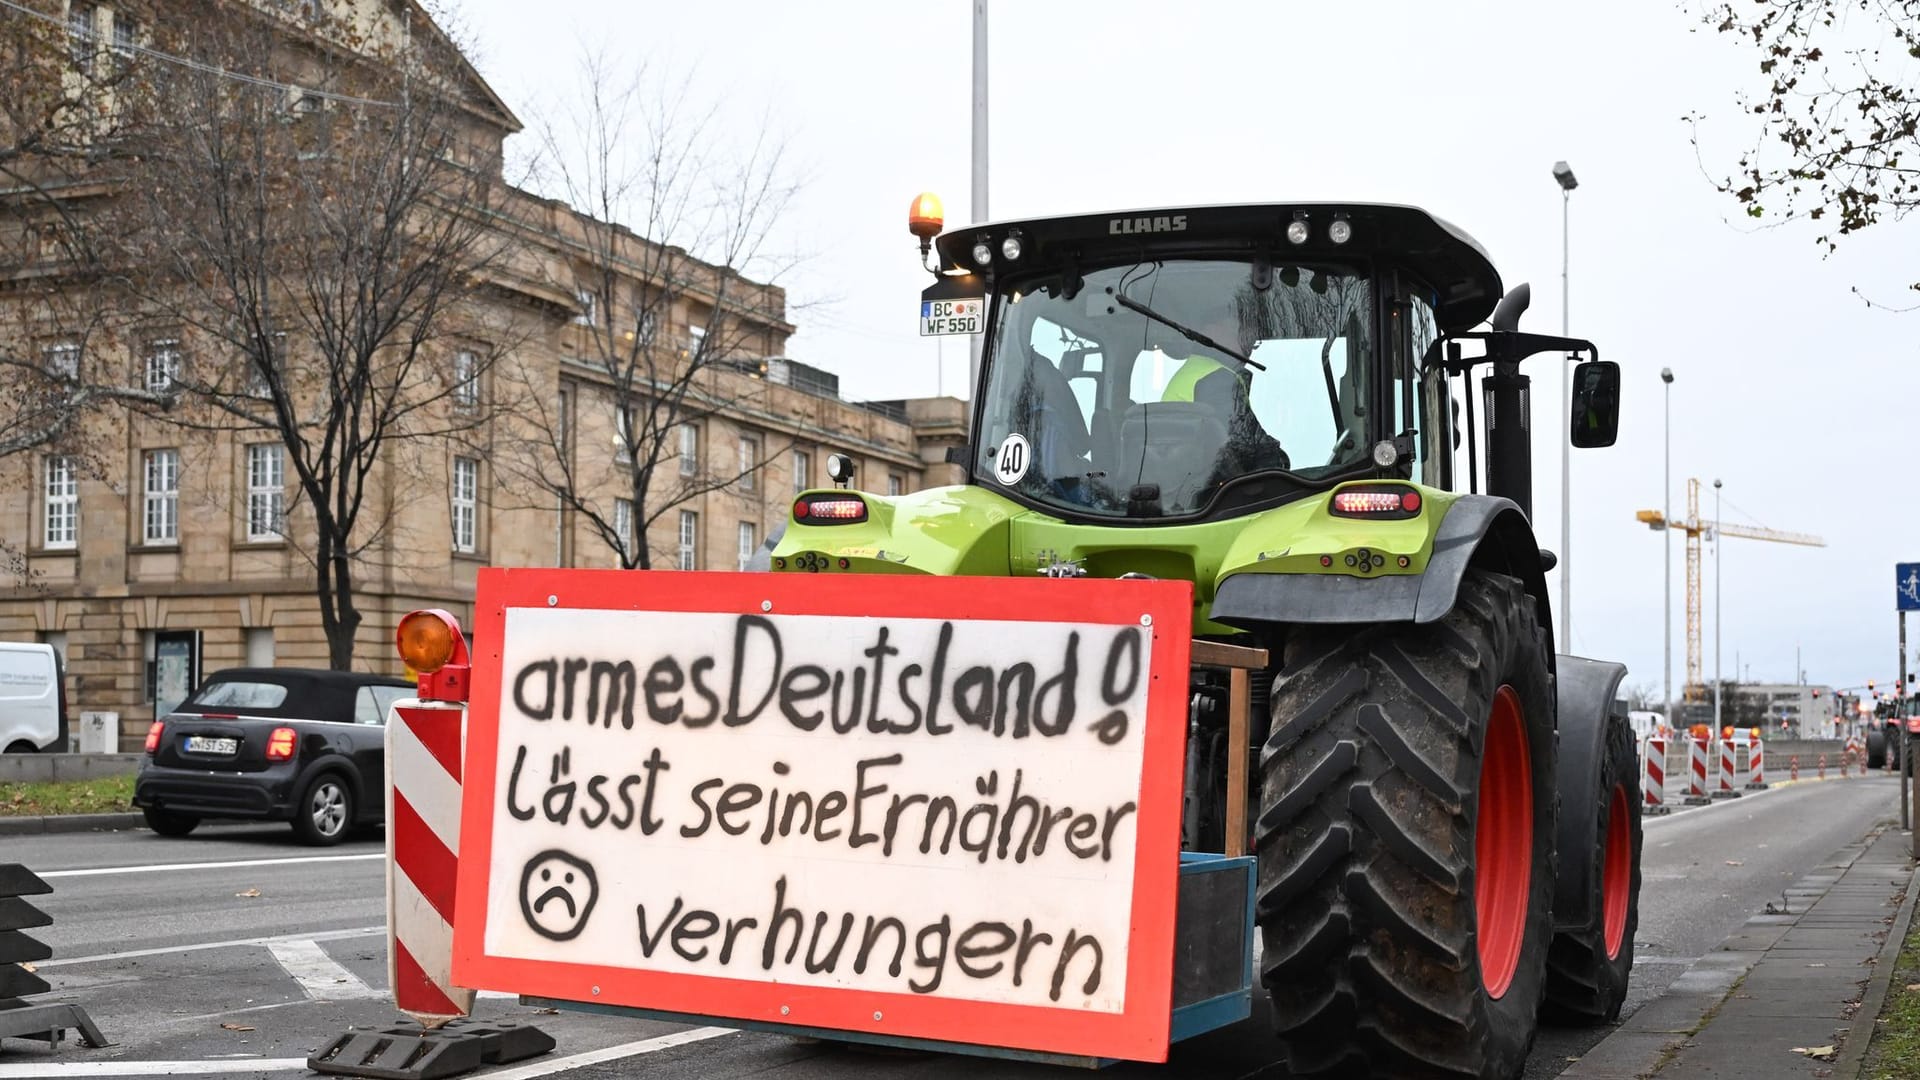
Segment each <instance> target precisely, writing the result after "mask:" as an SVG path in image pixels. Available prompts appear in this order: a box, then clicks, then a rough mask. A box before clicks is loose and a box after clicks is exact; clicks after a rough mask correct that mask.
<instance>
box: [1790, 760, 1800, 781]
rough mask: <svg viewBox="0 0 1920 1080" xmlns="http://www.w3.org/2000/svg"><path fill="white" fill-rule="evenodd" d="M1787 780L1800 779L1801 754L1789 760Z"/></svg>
mask: <svg viewBox="0 0 1920 1080" xmlns="http://www.w3.org/2000/svg"><path fill="white" fill-rule="evenodd" d="M1787 779H1789V780H1798V779H1800V755H1799V754H1795V755H1793V756H1792V757H1790V758H1788V759H1787Z"/></svg>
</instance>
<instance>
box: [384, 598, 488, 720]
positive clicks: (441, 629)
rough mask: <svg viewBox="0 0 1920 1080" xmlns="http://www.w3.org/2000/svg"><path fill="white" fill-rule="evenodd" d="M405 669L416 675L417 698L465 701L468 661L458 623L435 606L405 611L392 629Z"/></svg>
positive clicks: (469, 667)
mask: <svg viewBox="0 0 1920 1080" xmlns="http://www.w3.org/2000/svg"><path fill="white" fill-rule="evenodd" d="M393 636H394V643H395V645H397V646H398V647H399V649H400V659H401V660H402V661H404V662H405V663H406V665H407V668H408V669H409V670H411V671H414V672H417V673H418V674H419V676H420V700H421V701H465V700H467V687H468V684H469V675H470V672H471V663H472V661H471V660H470V658H469V657H468V655H467V639H466V638H465V637H462V636H461V634H460V623H459V622H458V621H457V620H456V619H454V617H453V616H452V615H451V614H449V613H447V612H445V611H442V610H440V609H439V608H428V609H425V610H423V611H415V612H410V613H408V615H407V617H406V618H404V619H401V620H400V626H399V629H397V630H395V631H394V635H393Z"/></svg>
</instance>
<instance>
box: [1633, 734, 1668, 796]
mask: <svg viewBox="0 0 1920 1080" xmlns="http://www.w3.org/2000/svg"><path fill="white" fill-rule="evenodd" d="M1640 758H1641V760H1642V761H1643V762H1644V763H1645V764H1644V765H1643V767H1642V769H1641V773H1640V801H1641V802H1642V804H1643V812H1645V813H1649V814H1664V813H1666V812H1667V737H1666V736H1665V735H1661V734H1658V733H1656V734H1653V735H1649V736H1647V737H1646V739H1645V741H1643V742H1642V743H1641V744H1640Z"/></svg>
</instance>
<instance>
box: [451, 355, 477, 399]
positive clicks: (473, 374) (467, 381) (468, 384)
mask: <svg viewBox="0 0 1920 1080" xmlns="http://www.w3.org/2000/svg"><path fill="white" fill-rule="evenodd" d="M479 404H480V358H479V357H478V356H476V355H474V352H473V350H471V349H461V350H459V351H457V352H455V353H454V354H453V407H454V408H456V409H471V408H474V407H475V406H477V405H479Z"/></svg>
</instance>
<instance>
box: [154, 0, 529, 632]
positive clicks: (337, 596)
mask: <svg viewBox="0 0 1920 1080" xmlns="http://www.w3.org/2000/svg"><path fill="white" fill-rule="evenodd" d="M382 10H384V11H393V12H394V14H393V18H395V19H407V18H410V17H411V16H410V11H411V9H410V8H408V7H405V6H402V7H401V8H399V9H382ZM173 25H174V26H175V27H176V28H177V29H176V30H175V32H174V33H173V34H172V36H171V37H170V38H169V43H170V48H171V49H172V50H173V51H175V52H178V53H182V54H185V55H188V56H191V57H193V58H194V59H195V60H196V66H194V67H191V68H181V69H175V70H172V71H171V72H169V76H170V77H169V78H167V79H166V80H165V82H164V85H162V86H161V87H160V91H159V93H160V97H161V99H162V103H163V106H164V115H165V116H166V117H167V121H168V122H167V123H166V124H165V125H164V126H163V128H162V129H161V130H159V131H157V132H156V133H155V134H154V135H153V136H152V137H151V138H149V139H148V140H146V141H145V143H144V144H143V147H142V149H143V152H144V157H145V160H146V168H145V169H144V170H143V172H142V173H141V181H142V182H140V183H137V184H133V185H131V186H130V189H129V190H128V191H127V193H126V195H125V197H124V199H123V206H122V211H123V212H124V213H125V214H126V215H129V216H130V218H131V222H130V225H131V227H130V228H128V229H127V230H126V231H125V235H127V236H128V237H129V238H130V239H129V248H128V250H126V251H125V252H124V253H123V260H124V265H125V266H127V267H129V268H132V269H131V270H130V271H129V272H128V273H127V274H126V275H125V276H124V278H123V281H122V284H123V285H124V287H125V288H127V289H128V290H129V291H130V292H131V293H133V294H134V295H136V296H138V297H139V298H140V299H141V300H142V301H143V302H144V303H145V304H146V305H148V306H149V307H150V308H151V309H152V310H153V311H155V312H158V313H160V314H162V315H164V316H165V317H166V318H169V319H171V320H173V321H174V322H176V323H177V324H178V325H179V327H180V328H181V336H182V338H183V339H184V340H186V341H187V345H186V356H185V359H184V361H183V362H182V363H181V364H180V367H179V371H178V374H177V381H178V385H179V389H180V392H181V395H182V402H181V406H180V408H179V409H177V410H176V412H175V414H174V416H173V417H172V420H173V422H175V423H178V424H181V425H183V426H186V427H194V428H200V429H204V430H207V431H225V432H261V433H266V434H268V435H269V436H271V437H272V438H273V439H274V440H277V442H278V443H279V444H280V446H281V447H282V449H283V453H284V462H285V469H286V472H287V474H288V480H289V481H290V482H291V484H292V485H293V486H294V487H295V488H296V489H297V491H298V493H299V508H300V511H301V512H302V513H301V514H299V515H297V517H296V515H289V517H290V519H295V520H299V522H300V524H301V525H303V526H304V525H306V524H309V523H310V526H311V532H310V534H305V535H293V534H292V533H293V532H294V530H293V529H292V528H291V527H289V529H288V532H289V535H288V539H289V541H290V542H292V543H293V544H294V545H295V546H296V547H297V548H299V549H300V550H301V551H302V552H303V553H304V554H306V555H307V557H309V558H310V559H311V560H312V563H313V567H314V575H315V576H314V588H315V593H316V595H317V597H318V599H319V603H320V615H321V623H322V626H323V627H324V629H325V632H326V637H327V644H328V659H329V662H330V664H331V665H332V666H333V667H334V668H336V669H345V668H348V667H350V666H351V665H352V662H353V655H354V636H355V632H356V630H357V629H358V627H359V625H360V622H361V620H362V615H361V608H360V604H361V599H360V597H359V596H358V595H357V590H356V582H357V581H358V580H359V577H358V575H360V574H361V573H362V572H363V571H364V569H365V568H366V566H367V565H368V563H369V562H370V561H372V560H377V559H379V558H381V557H382V552H383V551H389V550H391V546H392V544H393V540H394V538H393V537H392V535H390V531H389V526H390V522H391V517H390V506H391V503H392V501H393V500H392V499H390V498H387V497H386V495H387V494H388V493H390V492H391V490H392V487H393V486H394V485H397V484H399V483H400V482H401V478H400V477H395V476H392V475H390V474H389V473H388V472H387V471H386V470H388V469H389V467H390V466H392V465H393V464H394V463H395V461H396V460H397V459H399V458H400V457H402V456H403V455H398V454H394V453H393V451H394V450H396V449H397V448H399V447H400V446H402V445H410V446H411V447H412V452H411V455H409V456H412V457H415V458H422V457H427V456H428V455H427V454H426V451H427V450H428V449H430V448H433V447H435V446H441V447H445V446H448V445H451V442H452V440H453V439H455V438H456V437H459V438H475V437H478V435H479V434H480V433H483V432H484V431H485V430H486V428H487V426H488V424H489V423H490V419H491V417H492V415H493V411H494V403H495V401H496V399H495V398H494V397H492V396H488V395H483V394H482V393H480V388H482V387H484V386H486V385H488V379H487V375H488V371H489V369H490V368H491V367H492V366H493V365H494V363H495V360H494V358H495V357H496V356H497V355H499V352H500V351H501V349H500V346H501V345H502V344H503V343H502V342H501V341H500V336H501V335H502V334H503V333H508V332H511V331H510V328H507V327H502V326H499V325H492V324H487V323H485V322H483V321H482V320H483V318H484V317H483V315H482V314H481V312H483V311H489V310H497V309H498V307H499V305H481V304H477V303H473V301H475V300H477V299H478V298H479V294H480V293H481V292H482V291H483V290H486V289H487V288H488V287H489V285H488V282H489V277H490V275H491V274H492V273H493V272H494V271H495V270H496V268H497V266H498V264H499V263H501V261H502V260H503V258H504V254H505V244H506V240H505V237H506V235H507V234H506V233H505V232H504V231H503V230H501V229H500V228H498V227H497V223H496V222H494V221H493V220H492V218H491V214H492V213H493V211H494V210H495V208H496V206H497V204H498V202H499V199H500V197H501V195H500V190H499V189H500V186H501V185H500V180H499V176H498V168H499V164H498V162H497V160H493V159H492V158H491V157H490V156H484V155H483V157H484V159H483V160H468V159H470V158H471V157H472V154H473V150H472V146H473V145H474V139H473V137H472V135H471V132H472V130H473V120H472V117H471V116H470V114H469V112H468V106H469V105H470V104H471V102H470V101H469V100H468V97H467V95H468V93H469V92H470V91H469V90H468V84H467V83H465V82H464V81H463V79H462V74H463V72H464V68H463V66H462V63H461V61H460V60H459V57H458V53H457V51H456V50H455V48H454V47H453V45H452V44H451V43H449V42H446V41H444V40H442V39H440V38H439V37H438V36H437V35H436V34H435V33H434V32H433V29H432V28H431V27H426V26H417V25H415V26H409V25H405V24H398V25H391V24H390V25H385V26H382V25H380V24H378V23H375V24H374V25H372V26H369V25H367V24H364V23H348V22H344V21H343V22H335V21H332V20H331V19H329V18H328V17H327V16H325V15H321V16H318V17H314V18H311V19H308V20H306V21H303V22H295V21H293V20H291V19H288V20H281V19H278V18H276V17H274V16H271V15H266V14H263V12H262V11H261V10H260V9H258V8H255V7H253V6H251V5H246V4H236V3H231V2H222V0H207V2H205V3H203V4H201V5H199V6H198V8H197V10H194V11H190V12H187V13H184V14H183V15H182V16H181V17H179V18H178V20H177V21H176V22H175V23H174V24H173ZM292 84H297V85H298V86H299V87H300V88H301V89H297V90H296V89H292V88H291V85H292ZM480 143H481V145H484V144H485V141H484V140H480ZM469 335H471V336H469ZM470 340H482V341H488V342H491V343H492V344H493V345H494V346H495V348H494V349H491V350H489V349H485V348H471V347H468V348H463V347H462V343H463V342H466V341H470ZM382 485H386V487H385V488H383V487H382ZM301 531H302V532H303V533H304V529H303V530H301Z"/></svg>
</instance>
